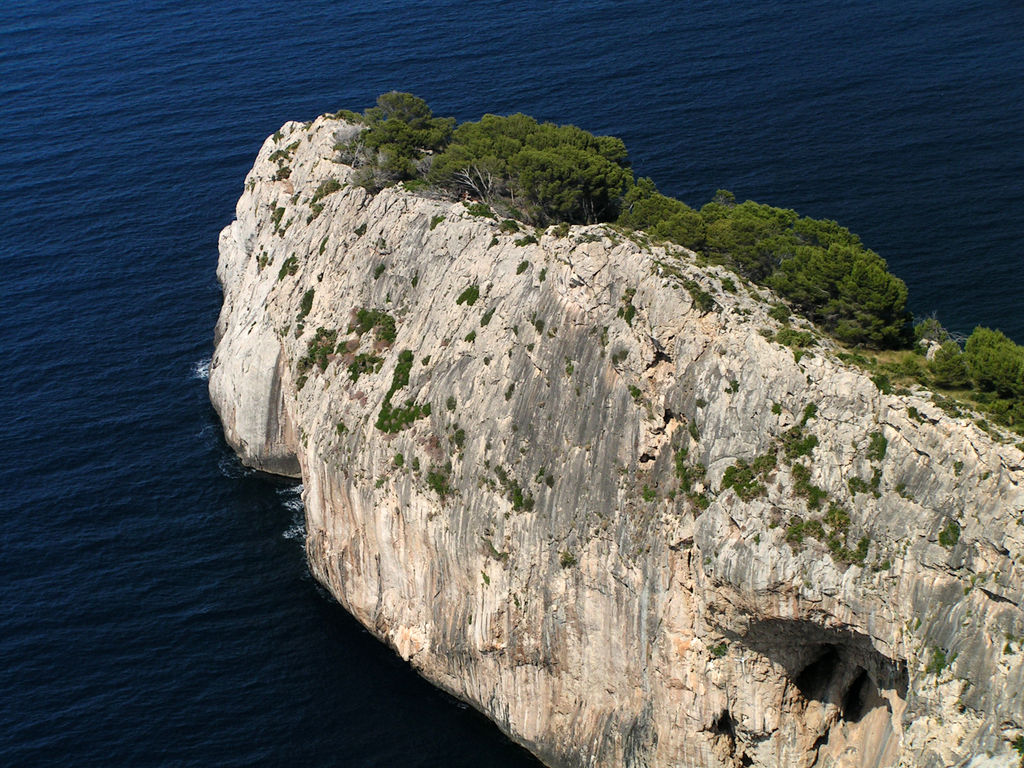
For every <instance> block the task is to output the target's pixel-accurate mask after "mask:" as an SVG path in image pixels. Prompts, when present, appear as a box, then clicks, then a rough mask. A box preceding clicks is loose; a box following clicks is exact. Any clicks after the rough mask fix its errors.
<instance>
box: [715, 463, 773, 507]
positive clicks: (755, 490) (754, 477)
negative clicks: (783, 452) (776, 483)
mask: <svg viewBox="0 0 1024 768" xmlns="http://www.w3.org/2000/svg"><path fill="white" fill-rule="evenodd" d="M776 459H777V457H776V455H775V454H774V453H767V454H765V455H763V456H758V457H757V458H756V459H754V462H753V464H749V463H747V462H746V461H745V460H743V459H739V460H738V461H737V462H736V463H735V464H734V465H732V466H731V467H727V468H726V470H725V474H724V475H723V476H722V490H725V489H726V488H732V489H733V490H734V491H736V495H737V496H739V497H740V498H741V499H743V500H744V501H752V500H754V499H756V498H757V497H758V496H763V495H764V492H765V487H764V485H763V484H762V483H760V482H759V480H760V479H761V478H763V477H764V476H765V475H767V474H768V473H769V472H771V471H772V470H773V469H774V468H775V464H776Z"/></svg>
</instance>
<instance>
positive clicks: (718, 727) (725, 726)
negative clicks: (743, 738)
mask: <svg viewBox="0 0 1024 768" xmlns="http://www.w3.org/2000/svg"><path fill="white" fill-rule="evenodd" d="M711 732H712V733H717V734H720V735H722V736H727V737H728V738H729V739H730V740H735V739H736V726H735V724H733V721H732V715H730V714H729V710H728V709H723V710H722V714H720V715H719V716H718V717H717V718H715V722H714V723H712V724H711Z"/></svg>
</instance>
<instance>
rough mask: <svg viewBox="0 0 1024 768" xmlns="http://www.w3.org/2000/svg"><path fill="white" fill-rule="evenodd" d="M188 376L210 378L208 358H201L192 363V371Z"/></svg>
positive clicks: (200, 378)
mask: <svg viewBox="0 0 1024 768" xmlns="http://www.w3.org/2000/svg"><path fill="white" fill-rule="evenodd" d="M189 378H190V379H199V380H200V381H208V380H209V379H210V358H209V357H207V358H205V359H203V360H199V361H198V362H195V363H192V371H191V374H190V375H189Z"/></svg>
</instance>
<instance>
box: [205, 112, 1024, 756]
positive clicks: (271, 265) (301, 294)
mask: <svg viewBox="0 0 1024 768" xmlns="http://www.w3.org/2000/svg"><path fill="white" fill-rule="evenodd" d="M357 130H358V128H357V127H355V126H352V125H349V124H347V123H345V122H342V121H340V120H336V119H333V118H331V117H321V118H319V119H318V120H316V121H314V122H312V123H308V124H300V123H289V124H287V125H286V126H284V127H283V128H282V129H281V131H279V132H278V133H277V134H275V136H274V137H272V138H270V139H268V140H267V142H266V143H265V144H264V146H263V148H262V150H261V151H260V153H259V157H258V158H257V160H256V163H255V166H254V168H253V170H252V171H251V173H250V174H249V176H248V178H247V181H246V187H245V192H244V193H243V195H242V197H241V199H240V201H239V203H238V208H237V214H236V220H235V221H234V222H232V224H231V225H230V226H228V227H227V228H226V229H225V230H224V231H223V233H222V234H221V240H220V263H219V267H218V277H219V279H220V282H221V284H222V286H223V290H224V305H223V310H222V312H221V316H220V319H219V321H218V324H217V331H216V352H215V355H214V358H213V363H212V366H211V375H210V394H211V398H212V400H213V403H214V405H215V407H216V409H217V411H218V413H219V414H220V417H221V420H222V422H223V424H224V431H225V436H226V438H227V440H228V442H229V443H230V444H231V445H232V446H233V447H234V448H235V449H236V450H237V451H238V453H239V455H240V456H241V458H242V460H243V461H244V462H245V463H246V464H248V465H251V466H253V467H257V468H259V469H262V470H265V471H268V472H274V473H279V474H284V475H291V476H301V477H302V478H303V482H304V485H305V492H304V499H305V505H306V518H307V542H306V548H307V553H308V558H309V564H310V568H311V570H312V572H313V574H314V575H315V576H316V578H317V579H318V580H319V581H320V582H322V583H323V584H324V585H325V586H326V587H327V588H328V589H329V590H330V591H331V592H332V594H333V595H334V596H335V597H336V598H337V599H338V600H339V602H341V603H342V605H344V606H345V608H346V609H347V610H349V611H350V612H351V613H352V614H353V615H354V616H356V617H357V618H358V619H359V621H361V622H362V623H363V624H364V625H365V626H366V627H368V628H369V629H370V630H371V631H372V632H374V633H375V634H376V635H377V636H378V637H380V638H381V639H382V640H383V641H384V642H386V643H388V644H389V645H391V646H392V647H393V648H394V649H395V650H396V651H397V652H398V653H399V654H400V655H401V656H402V658H404V659H406V660H408V661H409V663H411V664H412V665H413V666H414V667H415V668H416V669H417V670H418V671H419V672H420V673H421V674H423V675H424V676H425V677H426V678H428V679H429V680H431V681H432V682H434V683H435V684H437V685H439V686H440V687H442V688H444V689H446V690H448V691H450V692H451V693H453V694H454V695H456V696H458V697H460V698H462V699H464V700H466V701H468V702H470V703H471V704H472V705H473V706H475V707H476V708H478V709H479V710H480V711H482V712H484V713H485V714H486V715H487V716H488V717H490V718H491V719H493V720H494V721H495V722H496V723H497V724H498V725H499V726H500V727H501V728H502V729H503V730H504V731H505V732H507V733H508V734H509V735H510V736H511V737H512V738H514V739H515V740H517V741H519V742H520V743H522V744H524V745H525V746H527V747H528V748H529V749H531V750H532V751H533V752H535V753H536V754H537V755H538V756H539V757H540V758H541V759H542V760H543V761H545V762H546V763H547V764H549V765H552V766H597V765H608V766H611V765H623V766H745V765H752V766H802V767H805V768H807V767H809V766H827V765H834V766H863V767H865V768H866V767H867V766H895V765H900V766H935V767H938V766H948V765H971V766H993V767H994V766H1011V765H1016V764H1017V762H1018V761H1019V757H1018V755H1017V753H1016V752H1015V751H1013V750H1012V749H1011V744H1012V743H1013V742H1014V740H1016V739H1017V738H1018V737H1020V736H1021V735H1022V734H1024V696H1022V691H1024V664H1022V659H1024V614H1022V610H1021V606H1022V587H1024V581H1022V574H1024V571H1022V567H1024V560H1022V557H1024V527H1022V515H1024V488H1022V480H1024V466H1022V465H1024V455H1022V452H1021V450H1020V449H1018V448H1017V447H1015V446H1013V445H1012V444H1006V443H1002V442H999V441H998V440H997V439H995V438H994V437H992V436H990V435H989V434H987V433H986V432H984V431H982V430H981V429H979V428H978V427H977V426H975V425H974V424H973V423H972V422H971V421H970V420H969V419H967V418H955V417H951V416H948V415H946V414H945V413H944V412H943V411H942V410H940V409H939V408H938V407H936V406H935V405H934V404H933V403H932V401H931V399H930V395H929V393H927V392H924V391H917V392H912V393H909V394H903V395H899V396H898V395H886V394H883V393H882V392H880V391H879V390H878V388H877V387H876V386H875V385H874V384H873V383H872V382H871V380H870V379H869V378H868V377H867V376H866V375H865V374H863V373H862V372H860V371H858V370H856V369H854V368H851V367H849V366H846V365H844V364H842V363H841V362H839V361H838V360H837V358H836V357H835V355H834V354H833V353H832V352H831V351H830V344H829V342H828V341H827V340H824V339H822V340H821V341H820V345H819V346H817V347H815V348H814V349H813V351H811V352H810V353H808V354H805V355H803V356H798V355H795V354H794V352H793V351H792V350H791V349H789V348H787V347H784V346H782V345H780V344H778V343H776V342H775V341H773V340H772V339H771V338H770V337H772V334H773V332H774V331H776V330H778V327H779V326H778V323H776V322H775V321H774V320H772V319H770V317H769V315H768V310H769V309H770V306H771V302H773V301H774V298H773V297H771V296H770V295H769V293H768V292H767V291H765V290H764V289H760V288H757V287H755V286H752V285H748V284H744V283H743V281H742V280H740V279H738V278H736V276H735V275H732V276H730V275H729V273H727V272H725V271H723V270H720V269H718V268H716V267H708V266H700V265H699V264H698V262H697V260H696V258H695V257H694V256H693V254H691V253H689V252H687V251H685V250H683V249H679V248H674V247H673V248H666V247H662V246H655V245H651V244H649V243H647V242H645V241H644V240H643V239H642V238H638V237H637V238H633V239H630V238H629V237H626V236H624V235H622V234H619V233H616V232H615V231H613V230H612V229H610V228H607V227H602V226H589V227H572V228H571V229H569V230H568V232H558V231H557V230H556V229H552V230H550V231H548V232H547V233H542V234H540V235H539V237H535V236H534V237H531V236H529V235H531V232H528V231H526V230H523V231H519V232H509V231H506V230H508V229H511V227H508V226H507V227H505V228H502V227H500V226H499V223H498V222H497V221H495V220H493V219H490V218H487V217H481V216H473V215H470V213H469V212H468V210H467V207H466V206H464V205H463V204H461V203H451V202H447V201H442V200H437V199H430V198H428V197H424V196H418V195H416V194H414V193H412V192H409V191H407V190H404V189H402V188H400V187H399V188H391V189H386V190H384V191H382V192H380V193H378V194H376V195H372V196H371V195H369V194H368V193H367V192H366V191H365V190H363V189H362V188H360V187H358V186H354V185H352V184H351V183H350V181H351V176H352V169H351V168H349V167H347V166H345V165H342V164H340V163H338V162H335V160H334V158H335V156H336V152H335V150H334V145H335V143H336V142H337V141H339V140H344V139H346V138H348V137H350V136H351V135H352V134H353V133H354V132H355V131H357ZM559 235H560V236H559ZM535 239H536V241H535V242H534V240H535ZM730 277H731V278H732V280H731V281H730V279H729V278H730ZM733 287H735V290H732V288H733ZM797 357H799V359H797Z"/></svg>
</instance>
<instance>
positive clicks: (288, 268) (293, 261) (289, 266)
mask: <svg viewBox="0 0 1024 768" xmlns="http://www.w3.org/2000/svg"><path fill="white" fill-rule="evenodd" d="M298 271H299V260H298V258H297V257H295V256H289V257H288V258H287V259H285V260H284V262H283V263H282V264H281V269H280V270H279V271H278V273H277V281H278V282H281V281H282V280H284V279H285V278H286V277H288V276H289V275H294V274H295V273H296V272H298Z"/></svg>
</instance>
